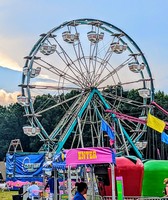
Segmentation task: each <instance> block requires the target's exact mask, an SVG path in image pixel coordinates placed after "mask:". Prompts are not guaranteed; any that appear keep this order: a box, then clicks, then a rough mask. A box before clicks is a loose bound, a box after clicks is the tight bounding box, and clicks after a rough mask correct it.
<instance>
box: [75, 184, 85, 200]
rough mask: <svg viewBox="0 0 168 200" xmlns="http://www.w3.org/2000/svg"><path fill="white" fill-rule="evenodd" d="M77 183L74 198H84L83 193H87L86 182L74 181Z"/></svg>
mask: <svg viewBox="0 0 168 200" xmlns="http://www.w3.org/2000/svg"><path fill="white" fill-rule="evenodd" d="M76 184H77V192H76V194H75V196H74V200H86V199H85V197H84V195H85V194H86V193H87V189H88V187H87V184H86V183H84V182H80V183H76Z"/></svg>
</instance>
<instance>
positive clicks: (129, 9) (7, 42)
mask: <svg viewBox="0 0 168 200" xmlns="http://www.w3.org/2000/svg"><path fill="white" fill-rule="evenodd" d="M167 8H168V0H161V1H159V0H115V1H114V0H85V1H81V0H71V1H69V0H47V1H46V0H0V104H1V105H8V104H10V103H14V102H16V97H17V95H18V94H19V93H20V88H19V87H18V85H19V84H20V83H21V78H22V69H23V66H24V62H25V60H24V57H25V56H27V55H28V54H29V52H30V51H31V49H32V47H33V45H34V44H35V43H36V41H37V40H38V39H39V35H40V34H41V33H45V32H48V31H49V30H51V29H52V28H54V27H57V26H59V25H60V24H62V23H63V22H65V21H70V20H74V19H80V18H93V19H99V20H102V21H106V22H109V23H111V24H113V25H115V26H117V27H118V28H120V29H122V30H123V31H124V32H126V33H127V34H128V35H129V36H130V37H131V38H132V39H133V40H134V41H135V42H136V43H137V44H138V46H139V47H140V49H141V50H142V52H143V53H144V55H145V57H146V59H147V61H148V64H149V67H150V70H151V73H152V76H153V78H154V87H155V91H158V90H161V91H164V92H165V94H168V87H167V86H168V72H167V69H168V67H167V62H168V51H167V48H168V11H167Z"/></svg>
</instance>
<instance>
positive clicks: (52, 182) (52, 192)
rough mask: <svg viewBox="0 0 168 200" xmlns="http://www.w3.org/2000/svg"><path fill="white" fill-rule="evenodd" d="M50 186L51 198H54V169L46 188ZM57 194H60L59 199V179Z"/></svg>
mask: <svg viewBox="0 0 168 200" xmlns="http://www.w3.org/2000/svg"><path fill="white" fill-rule="evenodd" d="M47 187H49V188H50V196H49V197H50V199H52V198H53V197H54V172H53V171H52V174H51V177H50V178H49V180H48V181H47V184H46V186H45V187H44V190H46V188H47ZM57 195H58V199H59V182H58V179H57Z"/></svg>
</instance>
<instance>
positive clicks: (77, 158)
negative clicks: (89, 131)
mask: <svg viewBox="0 0 168 200" xmlns="http://www.w3.org/2000/svg"><path fill="white" fill-rule="evenodd" d="M100 163H112V150H111V149H110V148H108V147H104V148H103V147H88V148H77V149H71V150H69V151H68V152H67V155H66V165H68V166H69V165H70V166H74V165H80V164H100Z"/></svg>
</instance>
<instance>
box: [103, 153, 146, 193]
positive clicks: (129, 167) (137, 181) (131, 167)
mask: <svg viewBox="0 0 168 200" xmlns="http://www.w3.org/2000/svg"><path fill="white" fill-rule="evenodd" d="M143 174H144V165H143V163H142V161H141V160H140V159H138V158H136V157H134V156H129V157H117V158H116V166H115V177H116V176H122V177H123V187H124V196H141V190H142V181H143ZM108 176H109V181H110V185H109V186H105V190H106V196H111V195H112V189H111V188H112V187H111V184H112V183H111V168H108Z"/></svg>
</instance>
